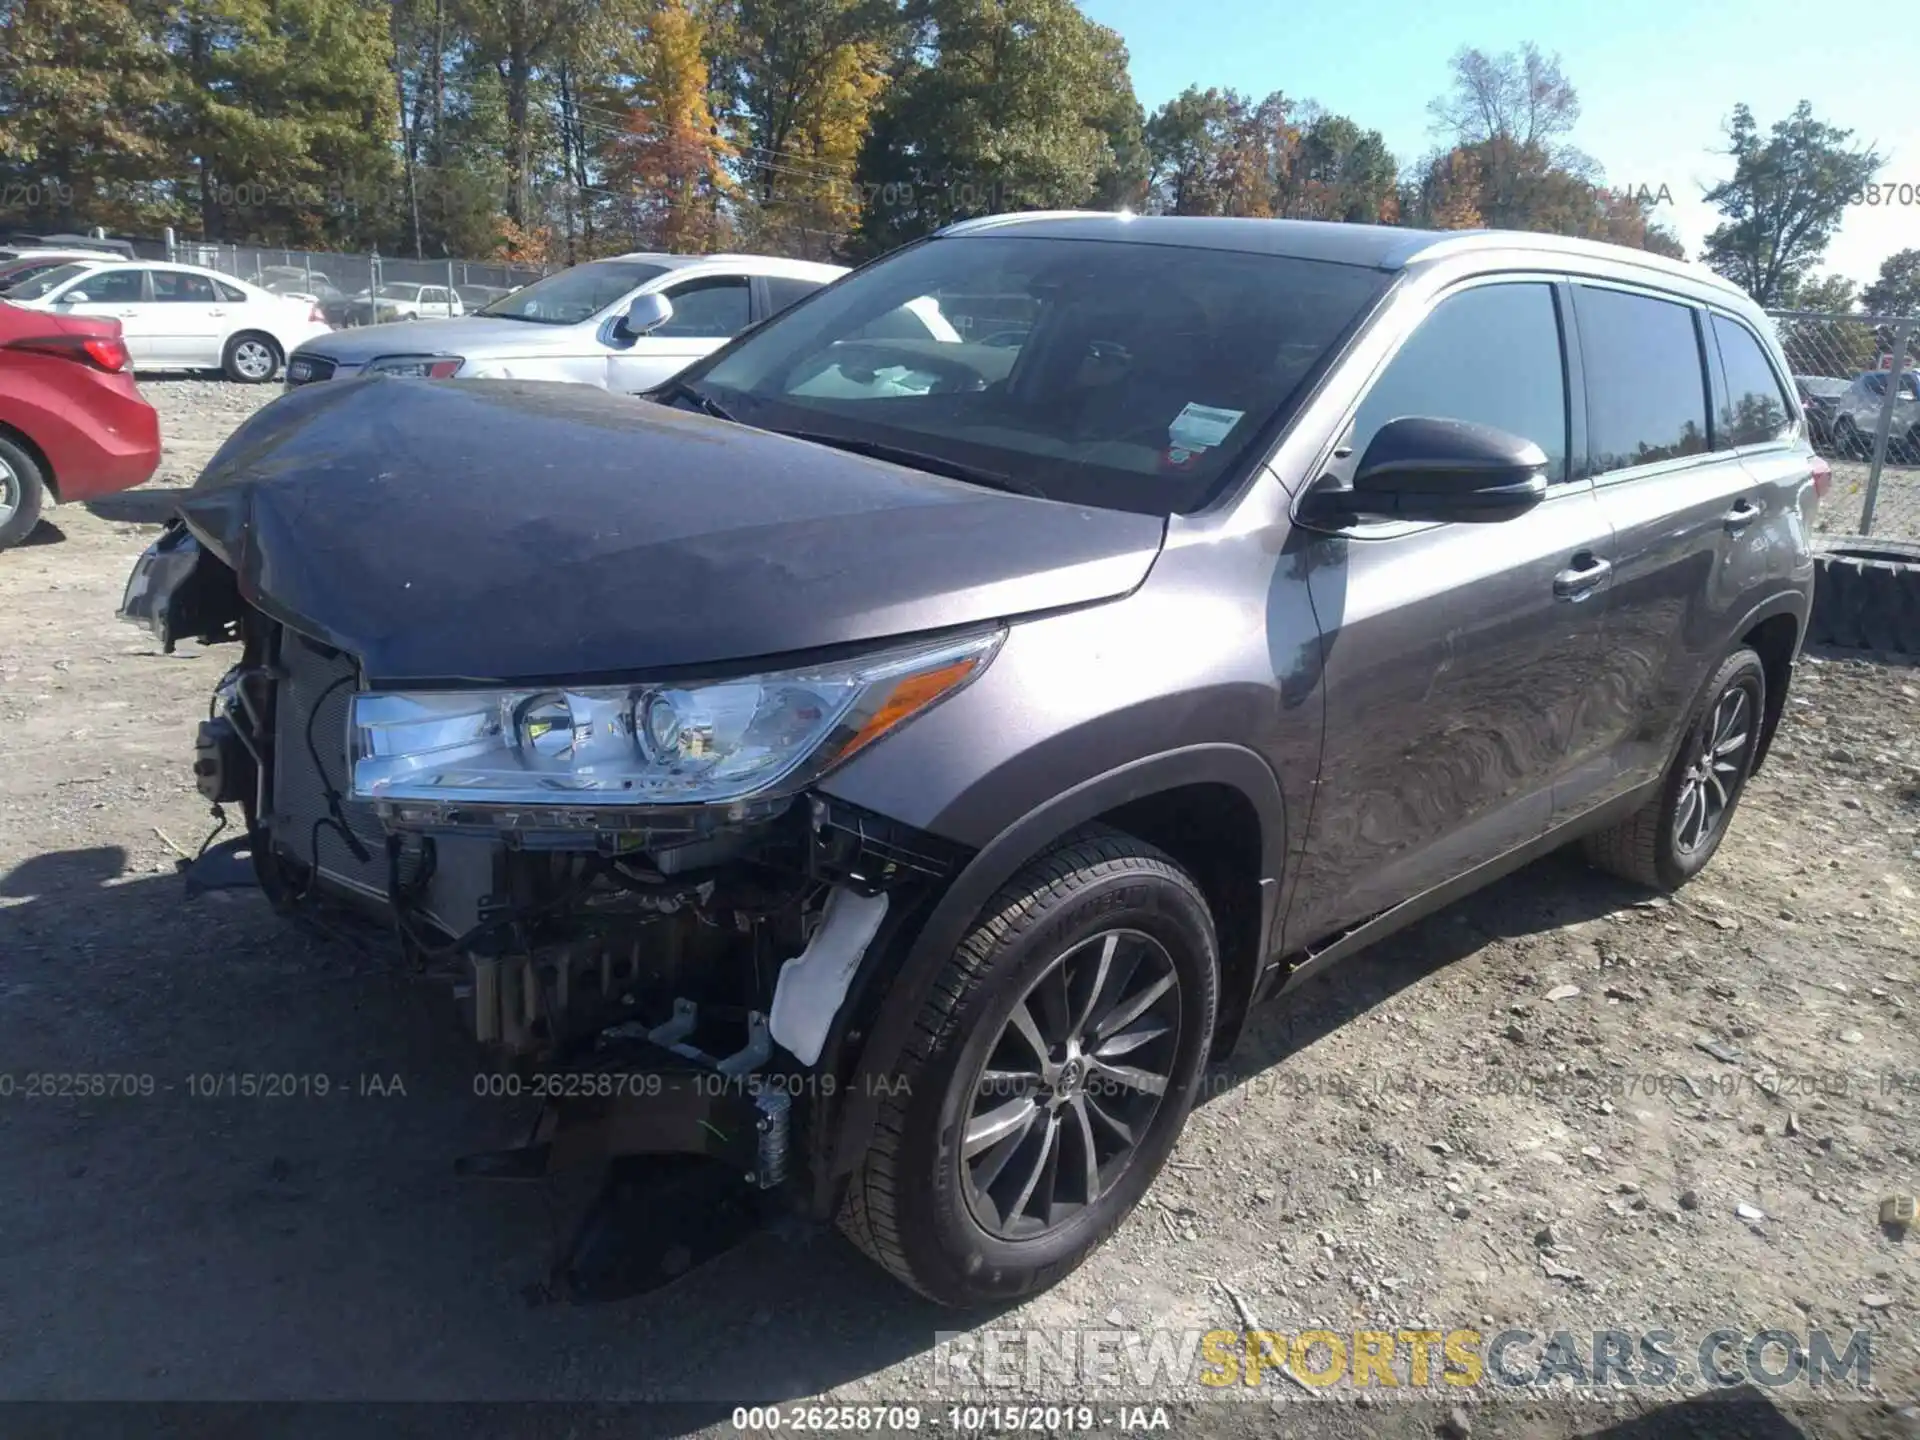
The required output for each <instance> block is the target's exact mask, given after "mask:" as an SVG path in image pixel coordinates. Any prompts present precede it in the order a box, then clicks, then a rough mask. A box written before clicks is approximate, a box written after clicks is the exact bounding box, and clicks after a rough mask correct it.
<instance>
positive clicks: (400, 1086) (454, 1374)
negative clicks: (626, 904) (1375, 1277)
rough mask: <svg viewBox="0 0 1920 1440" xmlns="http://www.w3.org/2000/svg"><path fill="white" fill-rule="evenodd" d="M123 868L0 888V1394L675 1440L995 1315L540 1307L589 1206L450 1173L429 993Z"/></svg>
mask: <svg viewBox="0 0 1920 1440" xmlns="http://www.w3.org/2000/svg"><path fill="white" fill-rule="evenodd" d="M126 864H127V856H126V853H125V852H124V851H122V850H120V849H119V848H118V847H114V846H103V847H96V848H91V849H86V850H79V851H72V852H65V853H56V854H47V855H41V856H36V857H33V858H31V859H29V860H26V861H24V862H23V863H21V864H19V865H18V866H16V867H15V868H13V869H12V870H11V871H10V872H8V873H6V874H5V875H4V876H0V955H3V956H5V957H6V962H5V965H4V967H3V968H0V1054H4V1055H5V1056H6V1057H7V1060H6V1065H5V1069H6V1070H7V1071H8V1072H10V1073H11V1074H12V1075H13V1076H14V1077H15V1082H14V1083H15V1086H16V1092H15V1093H16V1097H17V1096H18V1095H19V1094H20V1091H19V1088H18V1087H19V1085H20V1083H21V1077H28V1076H34V1075H38V1076H41V1077H43V1078H42V1084H43V1087H50V1088H51V1090H52V1093H51V1094H44V1095H42V1096H41V1097H40V1098H39V1099H38V1101H37V1102H36V1103H27V1102H25V1101H24V1100H22V1099H20V1098H16V1099H15V1100H14V1101H13V1102H12V1103H11V1104H9V1105H5V1106H0V1146H4V1148H5V1151H6V1153H7V1154H8V1156H9V1161H8V1164H7V1166H6V1167H5V1169H4V1171H0V1273H5V1274H6V1275H7V1277H8V1279H7V1283H6V1287H5V1290H6V1296H7V1302H6V1304H4V1305H0V1394H3V1395H6V1396H9V1397H14V1398H21V1399H46V1400H59V1399H78V1398H89V1399H92V1398H114V1399H123V1400H201V1399H208V1398H230V1399H249V1400H251V1399H267V1398H276V1397H286V1396H297V1397H302V1398H312V1399H353V1400H363V1401H365V1400H379V1401H399V1400H440V1401H472V1400H476V1399H489V1400H501V1401H527V1400H540V1401H572V1402H587V1401H604V1400H621V1401H637V1400H648V1401H654V1402H677V1403H678V1405H679V1407H680V1408H676V1409H674V1410H672V1411H665V1410H662V1411H658V1412H654V1413H655V1418H656V1419H658V1420H661V1421H662V1422H665V1421H666V1420H667V1419H668V1418H669V1417H671V1423H670V1424H667V1425H666V1426H665V1428H666V1429H668V1430H672V1431H685V1430H689V1429H696V1428H700V1427H701V1426H707V1425H717V1424H721V1423H725V1422H729V1420H730V1416H731V1413H732V1407H733V1406H735V1405H738V1404H755V1403H767V1402H772V1401H780V1400H790V1399H796V1398H802V1397H806V1396H811V1395H815V1394H818V1393H819V1392H821V1391H824V1390H827V1389H829V1388H831V1387H833V1386H836V1385H840V1384H843V1383H845V1382H849V1381H854V1380H858V1379H861V1378H864V1377H866V1376H869V1375H872V1374H874V1373H875V1372H877V1371H880V1370H882V1369H885V1368H886V1367H889V1366H892V1365H894V1364H897V1363H899V1362H901V1361H903V1360H907V1359H909V1358H910V1357H914V1356H917V1355H920V1354H922V1353H923V1352H925V1351H927V1350H929V1349H930V1348H931V1347H932V1345H933V1343H934V1335H935V1332H936V1331H939V1330H945V1329H962V1328H973V1327H977V1326H980V1325H985V1324H988V1323H991V1321H992V1319H993V1317H992V1316H991V1315H982V1314H978V1313H976V1314H970V1315H966V1316H959V1315H955V1314H953V1313H952V1312H947V1311H941V1310H938V1309H936V1308H934V1307H932V1306H930V1305H928V1304H925V1303H924V1302H921V1301H919V1300H918V1299H916V1298H914V1297H913V1296H911V1295H909V1294H908V1293H907V1292H906V1291H904V1290H902V1289H901V1288H900V1287H899V1286H897V1285H896V1284H895V1283H894V1282H893V1281H892V1280H890V1279H889V1278H887V1277H886V1276H885V1275H883V1274H882V1273H881V1272H880V1271H879V1270H877V1269H876V1268H875V1267H873V1266H872V1265H871V1264H869V1263H868V1262H867V1261H866V1260H865V1259H863V1258H862V1257H860V1256H859V1255H857V1254H856V1253H855V1252H854V1251H853V1250H852V1249H851V1247H849V1246H848V1245H846V1244H845V1243H844V1242H843V1241H842V1240H841V1239H840V1238H839V1237H838V1236H837V1235H835V1234H834V1233H833V1232H831V1231H830V1230H827V1229H825V1228H824V1227H808V1226H800V1225H795V1224H783V1225H782V1226H780V1227H778V1228H777V1229H774V1230H769V1231H767V1232H763V1233H762V1234H760V1235H758V1236H756V1237H754V1238H753V1239H751V1240H750V1241H748V1242H747V1243H746V1244H745V1245H743V1246H741V1247H740V1248H738V1249H736V1250H734V1251H732V1252H730V1253H728V1254H726V1255H724V1256H722V1257H720V1258H719V1259H717V1260H715V1261H713V1262H712V1263H711V1264H709V1265H707V1266H705V1267H702V1268H700V1269H698V1270H696V1271H694V1272H693V1273H692V1274H691V1275H689V1276H688V1277H687V1278H685V1279H684V1280H682V1281H680V1282H678V1283H676V1284H674V1285H672V1286H670V1287H668V1288H666V1289H663V1290H659V1291H655V1292H653V1293H651V1294H649V1295H646V1296H642V1297H638V1298H635V1299H630V1300H625V1301H620V1302H616V1303H612V1304H606V1305H597V1306H582V1305H568V1304H552V1303H544V1302H543V1300H542V1297H541V1285H542V1282H543V1281H544V1280H545V1279H546V1278H547V1276H548V1274H549V1269H550V1267H551V1265H552V1263H553V1261H554V1259H555V1258H556V1256H557V1254H558V1251H559V1242H560V1240H561V1238H562V1237H563V1236H564V1235H565V1234H567V1233H568V1232H569V1231H570V1229H571V1222H572V1221H573V1219H574V1218H576V1217H578V1216H579V1215H580V1214H582V1213H583V1211H584V1208H585V1205H586V1203H587V1201H588V1200H589V1199H590V1197H591V1194H592V1192H593V1189H594V1185H593V1183H592V1179H591V1177H576V1178H572V1179H567V1180H560V1181H546V1182H533V1183H522V1184H517V1185H516V1184H504V1183H499V1182H483V1181H471V1180H457V1179H456V1178H455V1177H454V1175H453V1173H452V1161H453V1159H454V1157H455V1156H456V1155H458V1154H460V1153H463V1152H467V1151H473V1150H480V1149H487V1148H492V1147H496V1146H503V1145H508V1144H512V1143H515V1142H516V1141H518V1140H519V1139H520V1138H521V1137H522V1136H523V1134H524V1132H525V1128H526V1126H527V1125H528V1124H529V1122H530V1121H531V1118H532V1115H533V1107H532V1104H531V1102H529V1101H525V1100H520V1099H514V1100H502V1099H498V1098H488V1097H487V1096H485V1095H483V1094H480V1093H477V1090H476V1086H475V1076H476V1070H477V1067H476V1064H475V1059H474V1054H473V1051H472V1049H471V1045H470V1042H469V1040H468V1039H467V1036H466V1034H465V1032H464V1031H463V1030H462V1028H461V1024H460V1022H459V1019H458V1015H457V1011H456V1009H455V1007H454V1006H453V1005H452V1004H451V1003H450V1002H449V1000H448V999H447V996H446V992H445V989H444V986H443V984H441V983H440V982H433V983H429V982H427V981H425V980H424V979H422V978H418V977H414V976H412V975H410V974H409V973H407V972H405V971H404V970H402V969H401V968H399V967H398V966H397V965H395V964H393V963H391V962H389V961H388V960H387V959H385V958H384V957H383V956H376V955H374V954H371V953H369V952H366V951H363V950H360V949H357V948H355V947H353V946H349V945H345V944H342V943H339V942H335V941H328V940H325V939H323V938H319V937H314V936H310V935H308V934H307V933H306V932H304V931H303V930H301V929H299V928H298V927H291V926H289V925H287V924H285V923H283V922H282V921H280V920H279V919H278V918H277V917H275V916H274V915H272V914H271V912H270V911H269V910H268V909H267V907H266V905H265V903H264V901H263V900H262V899H261V898H260V897H259V896H258V895H257V894H256V893H253V892H224V893H222V892H216V893H213V894H208V895H203V896H201V897H199V898H196V899H193V900H188V899H187V898H185V896H184V892H183V888H182V885H181V882H180V880H179V879H178V877H177V876H175V875H173V874H170V873H169V874H145V875H128V874H125V873H123V872H124V870H125V867H126ZM1637 898H1640V896H1639V893H1638V892H1636V891H1633V890H1632V889H1631V888H1630V887H1626V886H1622V885H1619V884H1617V883H1615V882H1613V881H1610V880H1607V879H1605V878H1603V877H1600V876H1597V875H1595V874H1593V873H1592V872H1590V871H1587V870H1585V869H1584V868H1582V867H1580V866H1579V865H1577V864H1576V863H1574V862H1572V861H1570V860H1567V859H1565V858H1561V857H1552V858H1549V859H1548V860H1545V861H1543V862H1540V863H1539V864H1537V865H1535V866H1532V867H1530V868H1529V869H1527V870H1525V871H1522V872H1520V873H1519V874H1517V875H1515V876H1512V877H1510V878H1508V879H1507V880H1505V881H1502V882H1500V883H1499V884H1497V885H1495V886H1494V887H1492V888H1491V889H1489V890H1487V891H1485V892H1482V893H1481V894H1480V895H1478V896H1475V897H1472V898H1471V899H1469V900H1467V901H1465V902H1463V903H1461V904H1459V905H1456V906H1454V907H1452V908H1451V909H1449V910H1447V911H1444V912H1442V913H1441V914H1439V915H1437V916H1434V917H1432V918H1431V919H1429V920H1427V921H1425V922H1423V923H1421V924H1420V925H1417V926H1415V927H1413V928H1412V929H1410V930H1408V931H1405V932H1403V933H1402V934H1401V935H1399V936H1396V937H1392V938H1390V939H1388V940H1386V941H1383V942H1382V943H1381V944H1380V945H1379V946H1377V947H1376V948H1375V949H1374V950H1373V951H1371V952H1368V953H1367V954H1365V955H1362V956H1360V957H1357V958H1356V959H1355V960H1353V961H1351V962H1349V963H1348V965H1347V966H1346V967H1345V968H1344V969H1343V970H1342V971H1341V972H1340V974H1339V975H1338V977H1337V978H1336V977H1326V978H1322V979H1319V980H1316V981H1315V982H1312V983H1311V984H1309V985H1308V986H1306V987H1305V988H1304V989H1303V991H1302V992H1301V993H1300V995H1299V996H1297V997H1294V998H1290V999H1288V1000H1287V1001H1285V1002H1283V1003H1282V1004H1280V1005H1277V1006H1274V1007H1269V1008H1268V1009H1267V1010H1266V1011H1264V1012H1262V1013H1261V1014H1260V1015H1257V1016H1256V1017H1255V1020H1254V1023H1253V1025H1252V1027H1251V1029H1250V1033H1249V1035H1248V1037H1247V1040H1246V1042H1245V1047H1244V1050H1243V1052H1242V1054H1241V1055H1240V1056H1239V1057H1238V1059H1237V1062H1236V1067H1235V1068H1236V1069H1237V1070H1238V1071H1240V1072H1241V1073H1248V1072H1250V1071H1252V1070H1254V1069H1258V1068H1261V1067H1264V1066H1269V1065H1273V1064H1276V1063H1278V1062H1279V1061H1281V1060H1283V1059H1284V1058H1285V1057H1286V1056H1287V1055H1289V1054H1291V1053H1293V1052H1294V1051H1295V1050H1297V1049H1299V1048H1301V1047H1302V1046H1305V1045H1307V1044H1310V1043H1312V1041H1313V1040H1314V1039H1316V1038H1318V1037H1319V1036H1321V1035H1324V1034H1326V1033H1328V1032H1329V1031H1331V1030H1332V1029H1333V1028H1335V1027H1336V1026H1338V1025H1341V1024H1344V1023H1345V1022H1346V1021H1347V1020H1349V1019H1351V1018H1353V1017H1354V1016H1355V1015H1357V1014H1359V1013H1361V1012H1363V1011H1365V1010H1367V1009H1369V1008H1371V1007H1372V1006H1374V1005H1376V1004H1378V1003H1379V1002H1380V1001H1381V1000H1383V999H1385V998H1386V997H1388V996H1389V995H1391V994H1393V993H1394V992H1395V991H1397V990H1399V989H1401V988H1403V987H1405V986H1406V985H1409V984H1412V983H1413V982H1414V981H1416V980H1418V979H1419V978H1420V977H1422V976H1424V975H1427V974H1430V973H1432V972H1433V971H1434V970H1436V969H1438V968H1440V967H1441V966H1444V965H1447V964H1449V963H1451V962H1452V961H1453V960H1455V959H1458V958H1460V957H1462V956H1464V955H1466V954H1468V953H1470V952H1471V951H1472V950H1474V949H1475V948H1476V947H1477V946H1479V945H1480V944H1482V943H1484V942H1485V941H1486V939H1487V938H1488V937H1490V936H1493V935H1513V934H1520V933H1534V932H1538V931H1544V930H1547V929H1549V928H1551V927H1553V926H1556V925H1561V924H1565V923H1567V922H1569V921H1573V920H1578V919H1584V918H1589V917H1592V916H1596V915H1601V914H1605V913H1607V912H1608V911H1610V910H1612V909H1615V908H1618V907H1619V906H1621V905H1624V904H1630V903H1632V901H1633V900H1635V899H1637ZM63 1077H73V1078H72V1079H71V1080H68V1079H64V1078H63ZM91 1077H103V1079H94V1078H91ZM103 1086H104V1087H106V1089H105V1091H104V1092H103ZM890 1398H899V1397H890ZM1202 1408H1203V1410H1205V1411H1207V1412H1212V1411H1213V1410H1214V1408H1215V1407H1202ZM1227 1408H1229V1409H1236V1410H1244V1411H1245V1412H1246V1413H1248V1414H1250V1412H1251V1410H1253V1409H1259V1410H1261V1411H1263V1412H1264V1410H1265V1407H1264V1406H1257V1407H1227ZM1389 1408H1390V1409H1391V1408H1397V1407H1389ZM352 1413H354V1414H356V1415H359V1416H361V1418H362V1420H364V1418H365V1412H363V1411H360V1410H358V1409H357V1408H356V1410H355V1411H354V1412H352ZM430 1413H432V1414H433V1415H436V1416H438V1415H440V1414H442V1413H443V1412H438V1411H435V1412H430ZM444 1413H446V1414H452V1413H454V1412H451V1411H449V1412H444ZM417 1418H419V1417H417ZM1360 1418H1366V1417H1360ZM1383 1418H1384V1417H1382V1416H1379V1415H1375V1416H1373V1417H1372V1419H1371V1421H1370V1422H1369V1424H1370V1427H1371V1428H1372V1429H1373V1430H1377V1429H1378V1428H1379V1422H1380V1421H1381V1420H1382V1419H1383ZM12 1428H13V1427H12V1424H11V1419H10V1420H9V1429H12ZM406 1428H408V1429H410V1430H418V1427H417V1426H413V1425H409V1426H407V1427H406ZM439 1428H440V1425H439V1421H438V1419H436V1420H435V1421H434V1423H433V1424H432V1425H430V1426H429V1427H428V1431H431V1432H432V1433H438V1431H439ZM456 1428H457V1427H456ZM486 1428H488V1429H489V1430H490V1432H491V1433H501V1432H499V1431H498V1430H497V1428H496V1427H491V1426H489V1427H486ZM622 1428H623V1430H624V1429H631V1427H630V1426H629V1427H622ZM642 1428H658V1427H642ZM1317 1428H1318V1427H1316V1431H1317ZM217 1430H218V1427H215V1426H209V1425H198V1426H193V1427H189V1428H188V1429H186V1430H183V1431H182V1432H181V1433H183V1434H186V1433H193V1434H196V1435H203V1434H213V1433H216V1432H217ZM22 1433H24V1432H22ZM69 1433H71V1432H69ZM236 1433H239V1432H236ZM247 1433H254V1434H262V1433H289V1434H295V1433H297V1434H305V1433H332V1432H314V1431H310V1430H308V1429H306V1428H304V1427H295V1428H293V1429H290V1430H283V1429H282V1428H281V1427H279V1426H277V1425H276V1426H274V1427H271V1428H270V1429H267V1430H262V1429H258V1428H255V1429H253V1430H250V1431H248V1432H247ZM363 1433H364V1432H363ZM420 1433H427V1432H426V1431H422V1432H420ZM448 1433H449V1434H452V1433H454V1430H453V1429H449V1430H448ZM463 1433H475V1432H474V1431H473V1429H472V1428H471V1427H469V1428H468V1430H467V1431H466V1432H463ZM516 1433H517V1432H516ZM526 1433H550V1432H548V1431H547V1430H546V1428H545V1426H544V1425H541V1426H538V1427H536V1428H534V1429H532V1430H529V1431H527V1432H526ZM576 1433H577V1432H576ZM1232 1433H1240V1432H1239V1431H1238V1430H1237V1429H1236V1430H1235V1431H1233V1432H1232ZM1363 1433H1371V1431H1368V1432H1363ZM1428 1433H1431V1431H1429V1432H1428ZM1480 1433H1482V1431H1481V1430H1479V1429H1476V1430H1475V1434H1476V1435H1477V1434H1480ZM1489 1433H1499V1432H1498V1431H1497V1430H1495V1431H1492V1432H1489ZM1530 1433H1540V1432H1530ZM1563 1433H1565V1432H1563ZM1591 1433H1602V1434H1606V1435H1609V1436H1618V1437H1620V1440H1639V1437H1640V1436H1642V1435H1646V1436H1651V1435H1654V1434H1667V1433H1677V1432H1672V1431H1666V1430H1648V1429H1632V1428H1627V1429H1620V1428H1616V1429H1614V1430H1609V1431H1604V1432H1591ZM1692 1433H1720V1432H1718V1431H1711V1432H1692ZM1738 1433H1741V1434H1748V1435H1761V1436H1763V1437H1764V1436H1766V1435H1769V1434H1773V1433H1779V1434H1783V1435H1784V1434H1791V1433H1797V1432H1792V1431H1777V1432H1776V1431H1767V1430H1755V1429H1747V1430H1743V1431H1740V1432H1738Z"/></svg>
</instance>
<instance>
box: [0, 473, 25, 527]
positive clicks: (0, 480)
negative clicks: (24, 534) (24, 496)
mask: <svg viewBox="0 0 1920 1440" xmlns="http://www.w3.org/2000/svg"><path fill="white" fill-rule="evenodd" d="M21 490H22V486H21V484H20V477H19V476H18V475H16V474H14V473H13V467H12V466H11V465H9V464H7V462H6V461H5V460H0V526H5V525H6V524H7V523H8V522H10V521H11V520H12V519H13V516H14V512H15V511H17V510H18V509H19V508H20V494H21Z"/></svg>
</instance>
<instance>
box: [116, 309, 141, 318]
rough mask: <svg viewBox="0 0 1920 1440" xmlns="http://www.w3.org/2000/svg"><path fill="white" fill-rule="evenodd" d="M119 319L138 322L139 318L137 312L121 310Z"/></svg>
mask: <svg viewBox="0 0 1920 1440" xmlns="http://www.w3.org/2000/svg"><path fill="white" fill-rule="evenodd" d="M120 318H121V319H122V320H138V319H139V318H140V312H139V311H138V310H122V311H121V312H120Z"/></svg>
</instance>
